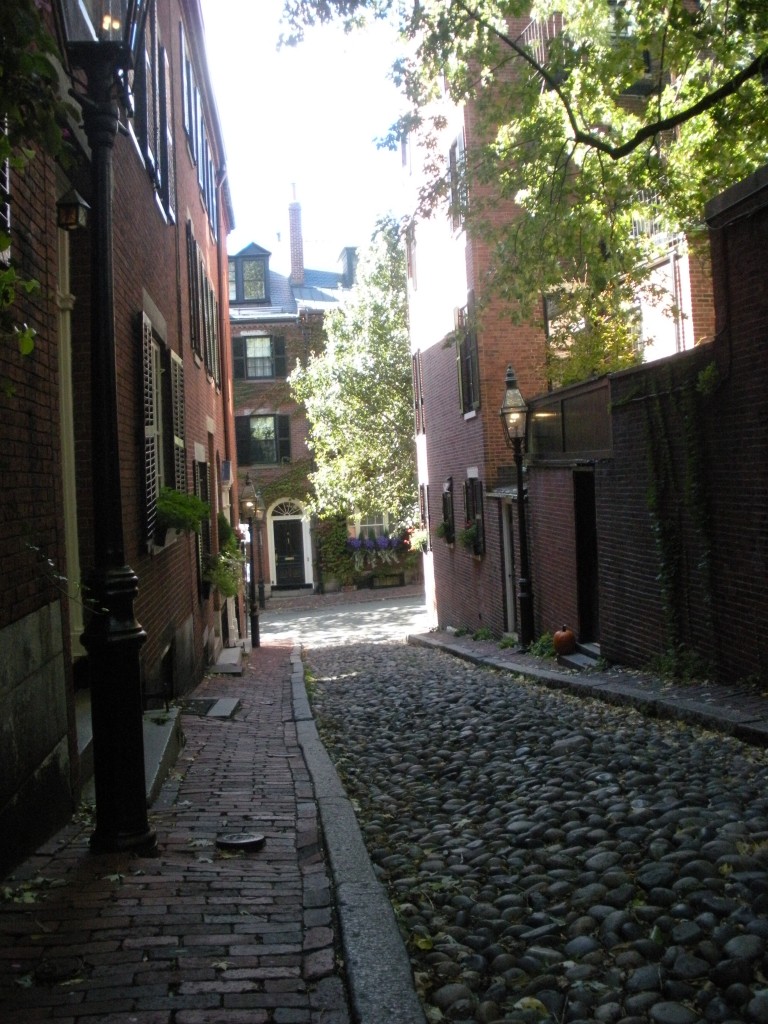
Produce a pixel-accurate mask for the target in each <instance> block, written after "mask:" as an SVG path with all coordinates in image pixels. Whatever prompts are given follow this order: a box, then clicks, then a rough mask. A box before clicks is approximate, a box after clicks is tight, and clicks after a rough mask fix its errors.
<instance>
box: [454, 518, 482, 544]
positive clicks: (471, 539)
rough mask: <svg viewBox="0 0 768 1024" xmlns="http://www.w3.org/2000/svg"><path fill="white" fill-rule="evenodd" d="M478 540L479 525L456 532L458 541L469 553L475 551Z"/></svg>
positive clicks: (474, 524) (475, 524)
mask: <svg viewBox="0 0 768 1024" xmlns="http://www.w3.org/2000/svg"><path fill="white" fill-rule="evenodd" d="M477 538H478V529H477V523H472V524H471V525H468V526H465V527H464V528H463V529H462V530H457V531H456V540H457V541H458V542H459V544H461V546H462V547H463V548H466V549H467V550H468V551H474V549H475V545H476V544H477Z"/></svg>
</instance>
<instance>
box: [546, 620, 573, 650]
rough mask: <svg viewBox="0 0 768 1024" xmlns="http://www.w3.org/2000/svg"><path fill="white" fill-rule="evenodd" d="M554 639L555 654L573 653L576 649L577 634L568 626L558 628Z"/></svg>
mask: <svg viewBox="0 0 768 1024" xmlns="http://www.w3.org/2000/svg"><path fill="white" fill-rule="evenodd" d="M552 639H553V640H554V643H555V654H573V652H574V651H575V650H576V634H575V633H574V632H573V630H572V629H569V628H568V626H563V628H562V629H558V630H557V632H556V633H555V635H554V636H553V638H552Z"/></svg>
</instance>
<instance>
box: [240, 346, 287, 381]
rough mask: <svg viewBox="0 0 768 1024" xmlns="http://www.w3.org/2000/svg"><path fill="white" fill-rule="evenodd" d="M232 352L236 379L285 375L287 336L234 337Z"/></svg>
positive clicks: (255, 378)
mask: <svg viewBox="0 0 768 1024" xmlns="http://www.w3.org/2000/svg"><path fill="white" fill-rule="evenodd" d="M232 354H233V365H234V375H235V379H236V380H261V379H263V378H266V377H269V378H272V377H285V376H286V362H285V338H273V337H271V336H270V335H255V336H253V337H244V338H233V339H232Z"/></svg>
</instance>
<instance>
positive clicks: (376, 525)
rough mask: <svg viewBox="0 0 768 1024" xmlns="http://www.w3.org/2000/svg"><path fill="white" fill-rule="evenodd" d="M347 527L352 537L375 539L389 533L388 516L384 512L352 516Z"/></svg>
mask: <svg viewBox="0 0 768 1024" xmlns="http://www.w3.org/2000/svg"><path fill="white" fill-rule="evenodd" d="M347 525H348V529H349V532H350V534H351V535H352V536H353V537H360V538H362V539H367V540H375V539H376V538H377V537H386V536H388V534H389V516H388V515H387V513H386V512H369V513H368V515H365V516H352V517H351V518H350V520H349V522H348V524H347Z"/></svg>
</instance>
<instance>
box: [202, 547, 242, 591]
mask: <svg viewBox="0 0 768 1024" xmlns="http://www.w3.org/2000/svg"><path fill="white" fill-rule="evenodd" d="M243 561H244V559H243V558H241V557H240V555H238V554H234V553H233V552H231V551H221V552H219V554H218V555H208V556H207V557H206V559H205V569H204V571H203V580H204V581H205V582H206V583H210V584H211V586H213V587H215V588H216V589H217V590H218V592H219V593H220V594H221V596H222V597H234V596H235V595H236V594H237V593H239V591H240V587H241V585H242V582H243Z"/></svg>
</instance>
